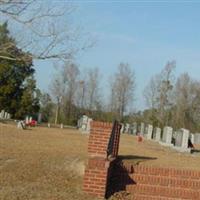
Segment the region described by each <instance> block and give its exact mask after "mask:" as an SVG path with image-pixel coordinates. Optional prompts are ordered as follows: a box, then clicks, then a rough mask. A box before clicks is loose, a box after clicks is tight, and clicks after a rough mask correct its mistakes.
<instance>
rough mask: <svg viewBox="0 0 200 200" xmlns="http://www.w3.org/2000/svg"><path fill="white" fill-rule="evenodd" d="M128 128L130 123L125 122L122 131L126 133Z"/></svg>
mask: <svg viewBox="0 0 200 200" xmlns="http://www.w3.org/2000/svg"><path fill="white" fill-rule="evenodd" d="M129 128H130V124H128V123H126V124H125V127H124V132H125V133H128V132H129Z"/></svg>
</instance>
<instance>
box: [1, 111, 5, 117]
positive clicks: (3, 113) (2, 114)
mask: <svg viewBox="0 0 200 200" xmlns="http://www.w3.org/2000/svg"><path fill="white" fill-rule="evenodd" d="M4 115H5V111H4V110H2V111H1V118H2V119H4Z"/></svg>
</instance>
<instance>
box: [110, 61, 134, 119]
mask: <svg viewBox="0 0 200 200" xmlns="http://www.w3.org/2000/svg"><path fill="white" fill-rule="evenodd" d="M134 89H135V74H134V71H133V70H132V69H131V67H130V65H129V64H128V63H120V64H119V66H118V69H117V72H116V73H115V76H114V79H113V82H112V83H111V101H112V102H111V105H112V104H113V105H114V106H113V108H115V109H116V110H115V112H116V113H117V114H118V117H119V119H120V120H121V119H122V118H123V116H124V114H125V112H126V111H127V108H128V107H129V106H130V104H131V103H132V101H133V94H134Z"/></svg>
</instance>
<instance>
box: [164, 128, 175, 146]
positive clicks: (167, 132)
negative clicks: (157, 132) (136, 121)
mask: <svg viewBox="0 0 200 200" xmlns="http://www.w3.org/2000/svg"><path fill="white" fill-rule="evenodd" d="M172 132H173V129H172V127H169V126H165V127H164V129H163V136H162V142H164V143H166V144H171V141H172Z"/></svg>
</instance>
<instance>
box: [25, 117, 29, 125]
mask: <svg viewBox="0 0 200 200" xmlns="http://www.w3.org/2000/svg"><path fill="white" fill-rule="evenodd" d="M25 123H26V124H29V117H28V116H26V119H25Z"/></svg>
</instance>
